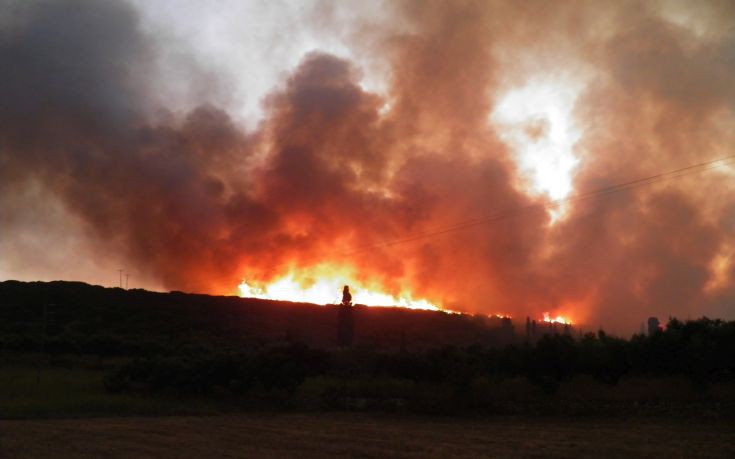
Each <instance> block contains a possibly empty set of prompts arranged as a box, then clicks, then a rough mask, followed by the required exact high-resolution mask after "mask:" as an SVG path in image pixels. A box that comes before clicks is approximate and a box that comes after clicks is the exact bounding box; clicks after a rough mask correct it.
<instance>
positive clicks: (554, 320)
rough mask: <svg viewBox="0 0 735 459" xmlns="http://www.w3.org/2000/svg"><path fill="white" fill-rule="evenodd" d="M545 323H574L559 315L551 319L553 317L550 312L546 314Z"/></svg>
mask: <svg viewBox="0 0 735 459" xmlns="http://www.w3.org/2000/svg"><path fill="white" fill-rule="evenodd" d="M543 321H544V322H548V323H551V324H564V325H571V324H572V321H571V320H570V319H568V318H566V317H564V316H560V315H557V316H556V317H551V315H550V314H549V313H548V312H545V313H544V318H543Z"/></svg>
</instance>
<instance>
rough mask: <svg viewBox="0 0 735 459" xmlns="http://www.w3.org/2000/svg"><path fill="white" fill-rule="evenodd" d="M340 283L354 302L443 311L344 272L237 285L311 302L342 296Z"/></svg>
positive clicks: (252, 294)
mask: <svg viewBox="0 0 735 459" xmlns="http://www.w3.org/2000/svg"><path fill="white" fill-rule="evenodd" d="M344 285H349V286H350V290H351V292H352V301H353V303H354V304H364V305H366V306H382V307H391V306H398V307H402V308H410V309H425V310H430V311H444V309H443V308H442V307H440V306H438V305H436V304H434V303H431V302H429V301H428V300H425V299H416V298H413V296H412V295H411V294H410V293H408V292H401V294H399V295H398V296H396V295H392V294H389V293H384V292H382V291H381V289H380V287H379V286H378V285H372V284H366V283H363V282H358V281H356V280H355V279H354V278H353V277H351V276H349V275H348V273H331V275H326V276H325V275H320V276H314V277H307V278H299V277H297V276H296V275H294V274H293V273H289V274H286V275H285V276H283V277H280V278H278V279H276V280H275V281H272V282H270V283H267V284H258V283H252V282H247V281H245V280H243V281H242V282H241V283H240V285H239V286H238V289H239V292H240V296H241V297H249V298H261V299H267V300H283V301H303V302H307V303H315V304H338V303H339V302H340V301H341V299H342V287H343V286H344ZM446 312H451V311H446Z"/></svg>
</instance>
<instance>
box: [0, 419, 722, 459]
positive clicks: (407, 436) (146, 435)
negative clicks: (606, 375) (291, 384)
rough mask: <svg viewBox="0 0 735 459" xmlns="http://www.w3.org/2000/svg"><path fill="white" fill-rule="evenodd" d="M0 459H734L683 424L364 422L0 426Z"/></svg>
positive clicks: (697, 426) (714, 434)
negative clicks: (654, 458) (232, 458)
mask: <svg viewBox="0 0 735 459" xmlns="http://www.w3.org/2000/svg"><path fill="white" fill-rule="evenodd" d="M0 457H3V458H51V457H53V458H67V457H68V458H77V457H78V458H98V457H107V458H118V457H119V458H131V457H134V458H164V457H177V458H203V457H266V458H267V457H299V458H309V457H402V458H427V457H628V458H630V457H666V458H676V457H682V458H684V457H686V458H689V457H722V458H726V457H730V458H731V457H735V426H733V425H732V424H731V423H728V422H714V421H707V422H701V421H699V422H696V423H692V422H690V421H689V420H687V419H676V420H668V419H625V418H620V419H597V420H590V419H578V420H570V419H558V418H541V419H532V418H527V417H511V418H494V419H483V420H476V419H467V418H462V419H456V418H419V417H393V416H385V415H372V414H245V415H221V416H204V417H158V418H97V419H56V420H6V421H0Z"/></svg>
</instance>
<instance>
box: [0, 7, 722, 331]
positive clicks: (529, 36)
mask: <svg viewBox="0 0 735 459" xmlns="http://www.w3.org/2000/svg"><path fill="white" fill-rule="evenodd" d="M327 6H329V5H327ZM385 7H386V8H390V9H391V10H392V19H386V21H387V22H386V23H385V24H381V25H380V26H377V25H376V24H373V23H369V24H363V26H361V27H357V28H354V29H350V30H344V25H342V24H340V21H336V20H334V21H331V20H329V15H330V14H333V13H334V11H333V9H332V8H328V7H326V6H325V5H321V4H320V5H317V6H315V11H316V12H315V16H318V14H317V13H322V14H323V15H325V16H324V17H320V24H321V25H322V26H324V27H331V28H334V33H335V34H338V35H339V36H341V37H343V39H344V40H345V41H346V43H347V44H348V45H349V46H350V47H351V49H353V52H354V53H357V54H360V55H362V56H368V57H367V58H365V59H367V60H371V59H372V60H374V61H375V62H377V63H378V64H376V67H378V68H383V69H386V75H385V76H384V77H385V81H386V87H387V89H386V91H385V94H377V93H373V92H371V91H369V90H368V89H365V87H364V85H363V84H362V78H363V73H362V72H363V69H361V68H360V66H358V65H357V64H356V63H355V62H353V61H352V60H351V59H348V58H340V57H336V56H334V55H332V54H329V53H326V52H320V51H318V50H315V51H312V52H309V53H307V54H305V55H304V56H303V57H302V60H301V62H300V64H299V65H298V66H297V67H296V68H293V69H291V71H290V72H289V74H288V75H286V76H284V80H283V81H281V82H280V83H279V84H278V85H277V86H275V87H274V89H273V91H272V92H271V93H270V94H269V95H268V96H267V97H266V98H265V99H264V100H263V111H264V116H263V119H262V120H261V121H260V123H259V124H258V125H257V126H255V127H253V128H245V127H243V126H241V124H240V123H239V122H238V121H236V117H233V116H232V115H231V114H228V111H227V109H226V108H222V107H217V106H215V105H212V104H203V105H201V106H199V107H198V108H195V109H193V110H190V111H187V112H186V113H181V111H180V110H178V109H175V108H173V107H166V105H165V104H164V103H162V102H161V99H162V98H161V97H160V92H159V90H160V88H161V87H162V86H163V85H165V83H166V82H165V81H162V80H161V78H160V75H159V73H158V69H159V68H160V67H159V66H157V62H158V60H159V59H160V56H159V51H160V49H159V47H158V46H157V37H156V36H153V35H151V33H150V32H143V31H142V27H141V23H140V19H139V16H138V13H137V12H136V10H135V9H134V8H133V7H132V6H129V5H127V4H125V3H121V2H114V3H113V2H97V1H92V0H66V1H54V2H51V1H49V2H45V1H38V2H25V1H24V2H16V1H4V2H2V11H3V12H2V13H0V14H1V15H2V18H1V19H0V63H2V73H1V76H2V78H1V79H2V85H0V101H2V102H1V103H0V191H1V192H2V195H1V197H0V212H2V228H0V231H2V235H1V236H0V237H1V238H2V239H1V241H0V247H1V248H2V251H3V253H2V254H0V255H1V256H2V257H3V258H4V260H3V265H2V266H4V268H3V269H4V271H5V272H4V275H7V276H12V275H14V274H16V273H29V272H33V269H34V267H35V268H36V269H39V270H40V269H41V267H42V266H43V267H44V269H46V267H47V265H48V264H49V263H50V262H49V260H53V263H56V264H57V266H58V268H57V269H58V271H57V272H58V274H57V277H63V276H64V275H65V274H64V271H62V269H63V268H62V266H68V265H72V266H75V265H80V264H81V265H84V266H87V265H86V263H87V262H85V261H84V260H86V259H96V260H104V259H114V260H115V261H118V260H119V261H121V262H125V263H126V264H127V265H128V266H134V267H135V270H136V273H138V274H137V275H138V276H139V277H142V278H145V279H147V282H149V283H150V284H154V285H156V284H157V285H160V286H162V287H165V288H171V289H182V290H194V291H206V292H212V293H233V291H234V288H235V287H236V285H237V283H238V282H239V280H240V279H243V278H247V279H252V280H255V281H264V282H267V281H268V280H271V279H274V278H276V277H278V276H281V275H283V274H285V273H287V272H293V271H296V272H298V271H300V270H301V271H304V272H306V271H308V269H309V268H310V267H313V266H317V265H325V264H326V265H333V266H337V267H349V268H350V269H351V270H352V271H353V272H354V273H356V274H355V275H356V276H357V277H358V278H359V279H362V280H365V281H366V282H369V283H371V284H372V285H374V284H379V285H380V286H381V288H382V289H384V290H385V291H387V292H403V291H410V292H411V293H412V295H413V296H414V297H416V298H426V299H428V300H430V301H432V302H435V303H439V304H443V305H445V306H446V307H449V308H451V309H459V310H464V311H469V312H485V313H495V312H502V313H511V314H514V315H517V316H525V315H527V314H530V315H532V316H534V317H537V316H538V315H539V314H540V313H541V312H543V311H552V312H560V313H565V314H568V315H571V317H572V318H573V319H575V320H579V321H583V322H586V323H588V324H591V325H597V324H598V323H600V324H602V325H604V326H605V327H606V328H613V329H618V330H631V329H633V328H634V327H635V326H636V325H637V324H638V323H640V322H641V321H643V320H644V319H645V318H646V317H648V316H650V315H658V316H662V318H665V317H666V316H667V315H669V314H671V315H676V316H679V317H685V316H687V315H691V316H699V315H702V314H708V315H713V316H725V317H731V316H732V306H731V305H732V304H733V301H735V264H734V263H732V257H733V250H735V194H733V192H734V191H735V186H733V181H732V170H731V169H729V168H728V167H727V166H722V167H721V168H718V169H715V170H710V171H707V172H703V173H699V174H688V175H685V176H682V177H677V178H672V179H668V180H662V181H659V182H656V183H654V184H652V185H648V186H646V187H639V188H635V189H633V190H630V191H625V192H621V193H615V194H613V195H606V196H601V197H599V198H596V199H589V200H585V201H581V202H575V201H572V202H568V203H566V204H564V205H563V206H562V208H561V209H558V210H557V211H556V212H557V213H556V214H554V213H552V212H549V204H550V203H551V197H550V196H549V195H548V194H546V193H544V192H539V190H538V187H534V185H533V183H532V182H533V179H532V177H533V174H529V172H528V170H527V168H526V167H525V166H524V162H523V155H524V154H525V153H524V151H523V147H522V146H519V145H518V144H514V143H513V142H509V141H508V140H507V139H508V137H507V133H506V132H504V131H503V127H502V126H501V125H499V124H498V123H494V122H493V119H492V118H493V117H492V114H493V113H494V112H495V111H496V109H497V107H498V106H499V104H500V101H501V100H502V98H503V96H504V94H506V93H507V92H508V91H509V90H511V89H512V88H515V87H523V86H524V85H527V84H531V82H533V81H534V78H536V79H538V78H542V79H544V78H546V79H550V80H554V81H556V82H557V83H558V84H561V85H562V86H563V84H568V85H572V86H574V85H576V87H578V88H581V89H580V90H579V91H578V94H577V96H576V97H575V99H574V104H573V106H572V109H571V112H570V114H569V116H570V117H572V118H573V120H574V124H575V129H576V130H577V132H578V133H577V135H576V137H575V138H574V139H575V140H574V142H573V144H572V145H570V146H569V148H570V152H569V153H570V154H572V155H573V156H574V157H576V158H577V160H578V161H579V162H578V163H577V164H576V166H575V167H574V170H573V171H572V173H573V181H572V184H571V185H572V188H573V190H575V191H576V192H585V191H589V190H595V189H600V188H604V187H607V186H611V185H615V184H618V183H624V182H628V181H630V180H633V179H637V178H640V177H646V176H650V175H654V174H657V173H660V172H664V171H667V170H672V169H676V168H678V167H683V166H687V165H689V164H695V163H699V162H702V161H706V160H708V159H711V158H716V157H721V156H727V155H731V154H733V153H734V152H733V151H732V149H731V148H732V146H733V145H735V142H733V141H734V140H735V129H733V126H735V116H733V115H734V113H733V112H734V109H735V9H734V8H733V7H732V3H728V2H722V3H716V2H712V3H702V4H698V6H697V8H696V11H693V10H692V8H690V7H689V6H688V5H687V4H686V3H685V2H684V3H679V2H671V3H667V2H664V3H652V2H643V3H638V2H625V3H619V4H618V3H615V4H610V3H596V2H565V3H563V4H559V3H554V4H549V3H548V2H538V3H535V2H520V3H517V2H507V3H495V2H485V1H480V2H454V1H448V2H440V1H433V2H424V1H421V2H403V3H398V4H391V5H385ZM312 19H313V18H312ZM358 23H359V21H358ZM352 25H354V23H353V24H352ZM365 59H363V60H365ZM195 67H196V65H195V64H192V69H194V68H195ZM193 71H194V70H193ZM169 77H170V76H169ZM179 78H187V75H183V76H182V75H179ZM191 80H192V81H193V82H194V83H192V84H193V85H204V84H214V85H216V84H217V82H216V81H210V80H209V79H202V80H199V79H197V78H194V77H192V78H191ZM203 92H206V91H203ZM550 123H553V120H549V119H535V120H533V119H532V120H529V123H528V124H527V125H525V126H521V127H522V130H521V131H520V132H522V135H524V136H526V137H527V140H528V142H529V143H530V144H533V142H538V141H539V140H538V139H540V138H543V137H545V136H551V135H552V134H553V129H552V128H553V126H551V127H549V126H550ZM509 129H510V128H509ZM526 137H524V138H526ZM541 154H544V151H543V150H542V151H541ZM549 154H550V153H549ZM526 159H527V158H526ZM573 193H574V191H573ZM503 215H509V217H508V218H494V217H493V216H503ZM487 216H490V218H487V221H486V222H485V223H483V224H477V225H474V224H470V225H464V223H466V222H472V221H474V220H477V219H483V218H484V217H487ZM457 224H459V226H467V227H466V228H462V229H458V230H456V231H454V230H452V231H445V230H448V229H451V228H452V227H453V226H455V225H457ZM59 225H61V226H59ZM64 225H68V227H69V228H73V231H74V233H75V235H74V236H73V237H72V236H69V235H68V234H66V232H67V229H66V228H67V227H66V226H64ZM424 236H425V237H424ZM396 241H400V243H393V242H396ZM70 246H71V247H75V248H76V247H78V250H77V249H75V251H74V253H68V250H69V249H68V248H69V247H70ZM53 263H52V264H53ZM84 269H86V270H88V271H91V270H93V269H94V268H93V267H91V266H89V267H85V268H84ZM38 272H40V271H38ZM44 272H47V271H44ZM75 272H79V271H78V270H77V271H75ZM26 275H27V274H26Z"/></svg>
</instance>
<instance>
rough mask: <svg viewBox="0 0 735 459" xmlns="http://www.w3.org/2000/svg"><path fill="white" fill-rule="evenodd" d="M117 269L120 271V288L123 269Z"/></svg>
mask: <svg viewBox="0 0 735 459" xmlns="http://www.w3.org/2000/svg"><path fill="white" fill-rule="evenodd" d="M117 271H118V272H119V273H120V288H122V273H123V270H122V269H118V270H117Z"/></svg>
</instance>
